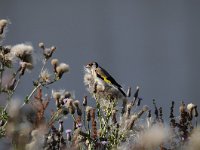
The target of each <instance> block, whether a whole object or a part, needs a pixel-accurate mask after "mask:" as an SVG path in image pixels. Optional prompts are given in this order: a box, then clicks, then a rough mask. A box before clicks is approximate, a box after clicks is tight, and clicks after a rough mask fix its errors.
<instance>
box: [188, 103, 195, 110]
mask: <svg viewBox="0 0 200 150" xmlns="http://www.w3.org/2000/svg"><path fill="white" fill-rule="evenodd" d="M194 107H195V105H194V104H192V103H190V104H188V105H187V110H188V111H189V112H191V111H192V109H193V108H194Z"/></svg>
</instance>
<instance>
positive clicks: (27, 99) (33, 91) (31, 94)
mask: <svg viewBox="0 0 200 150" xmlns="http://www.w3.org/2000/svg"><path fill="white" fill-rule="evenodd" d="M41 86H42V84H41V83H39V84H38V85H37V86H36V87H35V88H34V89H33V90H32V92H31V93H30V94H29V96H28V97H27V98H26V101H27V102H24V103H23V104H22V106H21V108H22V107H24V105H25V104H26V103H28V102H29V100H30V98H31V97H32V96H33V94H34V93H35V91H36V90H37V89H38V88H40V87H41Z"/></svg>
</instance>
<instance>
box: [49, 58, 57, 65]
mask: <svg viewBox="0 0 200 150" xmlns="http://www.w3.org/2000/svg"><path fill="white" fill-rule="evenodd" d="M51 64H52V66H57V65H58V59H56V58H54V59H52V60H51Z"/></svg>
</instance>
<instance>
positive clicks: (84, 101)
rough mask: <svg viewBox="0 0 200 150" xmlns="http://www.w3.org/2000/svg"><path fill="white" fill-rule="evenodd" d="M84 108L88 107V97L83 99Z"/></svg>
mask: <svg viewBox="0 0 200 150" xmlns="http://www.w3.org/2000/svg"><path fill="white" fill-rule="evenodd" d="M83 106H87V96H84V98H83Z"/></svg>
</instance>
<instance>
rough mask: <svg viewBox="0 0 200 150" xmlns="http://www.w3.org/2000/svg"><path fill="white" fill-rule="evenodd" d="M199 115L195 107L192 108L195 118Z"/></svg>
mask: <svg viewBox="0 0 200 150" xmlns="http://www.w3.org/2000/svg"><path fill="white" fill-rule="evenodd" d="M198 115H199V113H198V110H197V105H196V106H195V107H194V116H195V117H198Z"/></svg>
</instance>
